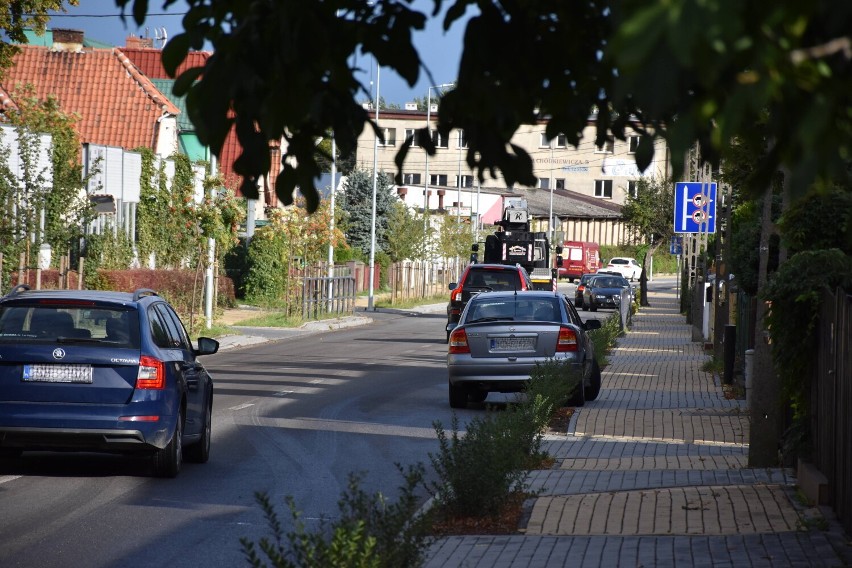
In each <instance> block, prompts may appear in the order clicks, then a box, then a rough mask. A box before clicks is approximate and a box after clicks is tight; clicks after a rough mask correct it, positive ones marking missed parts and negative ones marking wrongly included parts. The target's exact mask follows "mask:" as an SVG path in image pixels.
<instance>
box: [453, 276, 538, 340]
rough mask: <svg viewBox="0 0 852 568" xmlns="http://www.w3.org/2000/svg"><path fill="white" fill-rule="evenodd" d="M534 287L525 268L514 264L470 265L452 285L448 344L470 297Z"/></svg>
mask: <svg viewBox="0 0 852 568" xmlns="http://www.w3.org/2000/svg"><path fill="white" fill-rule="evenodd" d="M532 289H533V285H532V281H531V280H530V275H529V273H528V272H527V271H526V269H525V268H524V267H523V266H521V265H519V264H515V265H511V264H470V265H468V267H467V268H466V269H465V271H464V273H463V274H462V277H461V280H460V281H459V282H458V283H455V282H453V283H451V284H450V290H451V291H452V292H451V293H450V303H449V304H447V341H449V340H450V332H451V331H452V330H453V329H454V328H455V327H456V324H457V323H458V321H459V316H461V313H462V310H464V307H465V306H466V305H467V302H468V300H470V298H471V296H475V295H476V294H479V293H482V292H494V291H504V290H508V291H512V290H518V291H521V290H523V291H527V290H532Z"/></svg>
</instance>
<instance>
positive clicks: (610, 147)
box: [595, 140, 615, 154]
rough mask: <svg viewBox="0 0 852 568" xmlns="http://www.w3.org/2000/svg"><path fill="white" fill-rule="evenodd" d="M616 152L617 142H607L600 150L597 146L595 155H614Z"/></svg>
mask: <svg viewBox="0 0 852 568" xmlns="http://www.w3.org/2000/svg"><path fill="white" fill-rule="evenodd" d="M614 151H615V141H613V140H607V141H606V142H604V145H603V146H602V147H600V148H598V147H597V146H595V154H612V153H613V152H614Z"/></svg>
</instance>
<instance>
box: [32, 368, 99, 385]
mask: <svg viewBox="0 0 852 568" xmlns="http://www.w3.org/2000/svg"><path fill="white" fill-rule="evenodd" d="M23 380H25V381H40V382H45V383H91V382H92V366H91V365H40V364H35V365H24V376H23Z"/></svg>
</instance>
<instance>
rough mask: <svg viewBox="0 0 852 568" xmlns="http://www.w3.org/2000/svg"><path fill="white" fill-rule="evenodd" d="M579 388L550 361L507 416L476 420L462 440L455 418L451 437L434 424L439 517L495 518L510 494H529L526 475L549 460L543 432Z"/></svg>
mask: <svg viewBox="0 0 852 568" xmlns="http://www.w3.org/2000/svg"><path fill="white" fill-rule="evenodd" d="M579 383H580V375H579V373H573V372H568V371H567V368H566V366H565V365H564V364H563V363H560V362H558V361H548V362H547V363H544V364H541V365H536V367H535V369H533V372H532V374H531V375H530V381H529V383H528V385H527V388H526V389H525V391H524V393H523V394H522V395H519V396H518V397H517V398H516V401H515V402H514V403H512V404H509V405H508V406H507V407H506V409H505V411H502V412H499V411H493V410H492V411H490V412H489V413H488V414H487V415H486V416H485V417H477V418H474V419H473V420H471V421H470V422H469V423H468V425H467V431H466V432H465V434H464V436H460V435H459V431H458V417H457V416H456V415H455V414H453V421H452V434H451V436H450V437H449V438H448V437H447V433H446V432H444V429H443V427H442V425H441V423H440V422H437V421H436V422H435V423H434V427H435V431H436V433H437V435H438V443H439V446H440V451H439V452H438V453H437V454H430V456H429V457H430V459H431V461H432V466H433V467H434V468H435V472H436V473H437V475H438V482H436V483H432V484H431V485H430V488H431V489H432V490H433V492H434V495H435V499H436V502H437V508H438V509H439V510H440V512H441V513H442V514H444V515H446V516H448V517H456V516H473V517H487V516H494V515H496V514H498V513H499V512H500V509H501V507H502V506H503V504H504V503H505V502H506V500H507V498H508V496H509V495H510V494H511V493H514V492H524V491H526V484H525V482H526V477H527V472H526V471H525V470H527V469H532V468H535V467H536V466H538V464H540V463H541V461H542V460H543V459H545V458H546V457H547V456H546V455H545V454H544V453H543V452H542V451H541V445H542V441H543V432H544V429H545V427H546V426H547V424H548V422H549V421H550V418H551V416H552V415H553V413H554V411H555V410H556V408H557V407H558V406H559V405H561V404H564V403H565V402H566V401H567V400H568V398H569V396H570V395H571V394H572V393H573V392H574V390H575V389H576V388H577V386H578V385H579Z"/></svg>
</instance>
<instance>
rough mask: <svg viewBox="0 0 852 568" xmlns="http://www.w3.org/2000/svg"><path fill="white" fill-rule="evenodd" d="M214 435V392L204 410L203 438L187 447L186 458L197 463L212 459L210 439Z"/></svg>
mask: <svg viewBox="0 0 852 568" xmlns="http://www.w3.org/2000/svg"><path fill="white" fill-rule="evenodd" d="M212 435H213V394H212V393H211V394H210V395H208V396H207V405H206V409H205V411H204V427H203V428H202V430H201V439H199V440H198V443H197V444H193V445H191V446H188V447H187V448H186V459H187V460H188V461H191V462H195V463H207V460H209V459H210V440H211V438H212Z"/></svg>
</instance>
